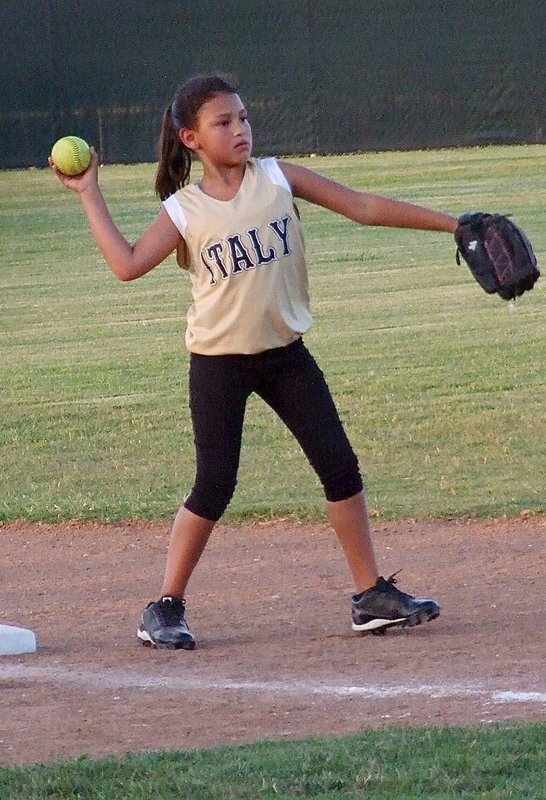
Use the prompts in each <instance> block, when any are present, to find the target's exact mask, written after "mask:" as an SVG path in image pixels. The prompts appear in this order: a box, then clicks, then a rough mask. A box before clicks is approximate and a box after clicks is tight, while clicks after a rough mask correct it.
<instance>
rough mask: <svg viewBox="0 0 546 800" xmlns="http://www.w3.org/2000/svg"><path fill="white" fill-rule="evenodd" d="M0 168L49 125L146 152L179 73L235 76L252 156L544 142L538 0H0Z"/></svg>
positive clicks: (109, 155) (543, 51)
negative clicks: (247, 121)
mask: <svg viewBox="0 0 546 800" xmlns="http://www.w3.org/2000/svg"><path fill="white" fill-rule="evenodd" d="M0 34H1V37H2V47H1V48H0V69H1V72H0V74H1V75H2V79H1V80H2V92H1V97H0V167H3V168H9V167H27V166H33V165H35V166H39V165H44V164H45V163H46V159H47V155H48V153H49V151H50V149H51V144H52V143H53V141H55V139H56V138H58V137H59V136H61V135H64V134H67V133H74V134H77V135H80V136H83V137H84V138H85V139H87V140H88V141H90V142H92V143H93V144H95V145H96V146H97V147H98V148H100V151H101V156H102V160H103V161H104V162H105V163H111V162H127V163H130V162H138V161H152V160H154V159H155V143H156V140H157V136H158V133H159V124H160V119H161V115H162V112H163V109H164V107H165V106H166V105H167V103H168V102H169V99H170V97H171V95H172V93H173V91H174V90H175V89H176V88H177V86H178V85H179V84H180V83H182V82H183V81H184V80H186V78H188V77H190V76H192V75H194V74H197V73H201V72H210V71H216V70H221V71H226V72H229V73H231V74H234V75H236V76H237V77H238V79H239V82H240V85H241V94H242V96H243V97H244V100H245V102H246V103H247V105H248V107H249V110H250V115H251V121H252V124H253V128H254V134H255V141H256V145H257V146H256V152H257V153H268V154H283V153H284V154H286V153H296V152H302V153H309V152H320V153H327V152H347V151H360V150H389V149H414V148H426V147H451V146H461V145H482V144H488V143H524V142H543V141H545V130H546V119H545V116H546V115H545V111H546V99H545V92H544V86H545V85H546V3H545V2H544V0H517V1H516V0H487V2H482V0H473V1H472V0H362V1H361V2H356V0H341V1H340V2H333V0H316V2H313V0H282V1H281V0H255V1H254V2H252V1H251V0H230V2H229V3H228V2H224V1H223V0H222V2H205V0H191V2H190V1H188V0H123V2H120V3H116V2H112V0H85V2H84V1H82V0H1V2H0Z"/></svg>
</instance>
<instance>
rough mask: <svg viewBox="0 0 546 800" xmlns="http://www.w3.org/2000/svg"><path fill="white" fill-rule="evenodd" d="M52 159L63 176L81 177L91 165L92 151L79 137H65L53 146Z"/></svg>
mask: <svg viewBox="0 0 546 800" xmlns="http://www.w3.org/2000/svg"><path fill="white" fill-rule="evenodd" d="M51 158H52V161H53V163H54V164H55V166H56V167H57V169H58V170H60V171H61V172H62V173H63V175H80V173H82V172H85V170H86V169H87V167H88V166H89V164H90V163H91V150H90V149H89V145H88V144H87V142H85V141H84V140H83V139H80V137H79V136H63V138H62V139H58V141H56V142H55V144H54V145H53V148H52V150H51Z"/></svg>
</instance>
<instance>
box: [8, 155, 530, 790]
mask: <svg viewBox="0 0 546 800" xmlns="http://www.w3.org/2000/svg"><path fill="white" fill-rule="evenodd" d="M301 163H305V164H307V165H308V166H311V167H313V168H315V169H317V170H318V171H320V172H322V173H324V174H326V175H328V176H330V177H332V178H335V179H338V180H340V181H342V182H346V183H348V184H350V185H352V186H355V187H357V188H362V189H366V190H369V191H372V192H376V193H379V194H386V195H390V196H393V197H398V198H400V199H406V200H409V201H414V202H417V203H420V204H423V205H429V206H432V207H435V208H439V209H442V210H445V211H449V212H452V213H454V214H460V213H462V212H463V211H467V210H471V209H485V210H498V211H501V212H505V213H512V214H513V216H514V219H515V221H516V222H519V223H520V224H521V225H522V227H524V229H525V230H526V231H527V233H528V234H529V236H530V238H531V241H532V242H533V244H534V247H535V250H536V252H537V255H538V257H539V265H540V264H541V262H542V259H543V256H544V253H545V252H546V232H545V230H544V224H543V220H544V217H545V212H546V148H545V147H543V146H529V147H510V148H497V147H492V148H483V149H473V150H453V151H441V152H435V151H431V152H419V153H384V154H379V153H378V154H365V155H355V156H339V157H332V158H316V159H301ZM153 172H154V168H153V166H152V165H139V166H131V167H121V166H113V167H105V168H103V170H102V171H101V182H102V185H103V188H104V192H105V194H106V196H107V199H108V200H109V202H110V205H111V208H112V211H113V213H114V216H115V218H116V220H117V221H118V224H119V225H120V227H121V229H122V230H123V232H124V233H125V234H126V235H127V236H128V237H129V238H133V239H134V238H136V237H137V236H138V235H139V233H140V232H141V231H142V230H143V229H144V228H145V226H146V225H147V224H148V223H149V222H150V221H151V220H152V219H153V217H154V216H155V214H156V213H157V209H158V203H157V201H156V200H155V198H154V197H153V193H152V189H151V186H152V180H153ZM301 211H302V217H303V220H304V224H305V228H306V231H307V239H308V252H309V264H310V275H311V287H312V296H313V306H314V312H315V326H314V328H313V330H312V331H311V333H310V334H309V335H308V336H307V338H306V341H307V344H308V345H309V347H310V348H311V350H312V352H314V354H315V355H316V356H317V358H318V360H319V363H320V364H321V366H322V367H323V369H324V371H325V373H326V375H327V378H328V380H329V383H330V385H331V388H332V390H333V392H334V395H335V396H336V398H337V401H338V405H339V408H340V411H341V414H342V417H343V419H344V421H345V423H346V427H347V430H348V432H349V435H350V438H351V440H352V442H353V443H354V446H355V448H356V450H357V452H358V453H359V456H360V459H361V464H362V468H363V472H364V474H365V479H366V484H367V490H368V497H369V502H370V506H371V508H372V513H373V514H374V515H375V516H380V517H385V518H407V517H429V516H462V515H469V514H476V515H478V516H496V515H500V514H507V515H514V516H517V515H518V514H520V513H521V512H522V511H530V512H532V513H542V512H543V511H544V505H543V503H544V488H545V481H544V442H545V441H546V436H545V433H546V431H545V424H544V365H545V358H544V356H545V345H544V341H545V337H544V333H545V324H544V316H543V298H544V285H543V281H544V278H542V279H541V280H540V281H539V283H538V284H537V287H536V288H535V289H534V290H533V291H532V292H530V293H528V294H526V295H525V296H524V297H523V298H522V299H521V300H519V301H518V302H516V303H515V304H507V303H504V302H503V301H501V300H500V299H499V298H497V297H489V296H487V295H485V294H484V293H483V292H482V290H481V289H480V288H479V287H478V286H477V284H476V283H475V282H474V281H473V279H472V278H471V276H470V274H469V272H468V270H467V269H466V267H464V266H461V267H458V266H457V265H456V264H455V258H454V253H455V245H454V242H453V240H452V238H451V237H449V236H447V235H445V234H434V233H422V232H413V231H397V230H387V229H364V228H359V227H358V226H356V225H354V224H353V223H350V222H349V221H347V220H344V219H342V218H336V217H335V216H334V215H332V214H330V213H328V212H325V211H323V210H321V209H318V208H313V207H309V206H307V205H306V204H304V203H302V204H301ZM0 215H1V228H0V247H1V253H2V258H1V260H0V283H1V298H2V299H1V304H2V314H1V316H0V331H1V344H0V354H1V369H2V376H1V377H2V393H1V397H0V403H1V421H0V442H1V450H2V467H1V469H2V491H1V496H0V521H2V520H3V521H6V522H9V521H13V520H27V521H65V520H72V519H82V520H85V519H99V520H105V521H108V520H120V519H124V518H142V519H149V518H160V517H166V516H169V515H171V514H173V513H174V512H175V510H176V509H177V508H178V506H179V505H180V503H181V502H182V500H183V498H184V496H185V494H186V493H187V491H188V490H189V488H190V485H191V481H192V478H193V449H192V437H191V430H190V424H189V416H188V409H187V398H186V373H187V354H186V352H185V349H184V340H183V334H184V318H185V312H186V308H187V306H188V303H189V281H188V279H187V278H186V276H185V275H183V274H182V273H181V272H180V270H179V269H178V268H177V267H176V265H175V263H174V260H173V259H172V258H171V259H169V260H168V262H166V263H165V264H164V265H162V266H161V267H159V268H157V269H156V270H154V272H152V273H151V274H150V275H148V276H146V277H145V278H143V279H141V280H138V281H136V282H135V283H132V284H122V283H119V282H118V281H117V280H116V279H115V278H114V277H113V276H112V275H111V274H110V273H109V271H108V269H107V267H106V266H105V265H104V264H103V263H102V260H101V258H100V257H99V255H98V254H97V251H96V249H95V246H94V244H93V242H92V240H91V237H90V234H89V233H88V231H87V229H86V226H85V223H84V219H83V215H82V213H81V210H80V208H79V201H78V199H77V198H76V197H75V196H74V195H72V194H71V193H68V192H66V191H64V190H63V189H62V188H61V187H60V185H59V184H58V183H57V181H56V180H55V179H54V177H53V175H52V174H51V173H50V172H49V171H48V170H33V171H17V172H4V173H2V189H1V191H0ZM239 477H240V482H239V487H238V490H237V493H236V496H235V498H234V501H233V503H232V506H231V507H230V510H229V513H228V517H229V518H230V519H232V520H244V519H252V518H260V517H278V516H281V515H290V516H300V517H308V518H313V517H319V516H322V513H323V500H322V493H321V490H320V487H319V486H318V484H317V481H316V479H315V477H314V475H313V474H312V472H311V470H310V468H309V467H308V466H307V464H306V463H305V461H304V458H303V456H302V455H301V454H300V452H299V451H298V448H297V446H296V445H295V444H294V443H293V442H292V440H291V439H290V436H289V435H288V434H287V433H286V431H285V430H284V429H283V428H282V426H281V425H280V423H278V422H277V420H276V419H275V417H274V416H273V415H272V413H271V412H270V411H269V410H268V409H267V408H265V407H264V406H263V405H262V404H261V403H260V402H258V401H254V400H252V401H251V403H250V406H249V410H248V416H247V425H246V431H245V449H244V453H243V460H242V465H241V471H240V476H239ZM543 775H544V725H540V724H534V725H516V726H511V725H510V726H487V727H486V726H482V727H479V728H471V729H465V730H458V729H451V730H442V729H438V730H425V731H423V730H420V731H412V730H397V729H392V730H388V731H383V732H366V733H363V734H362V735H359V736H356V737H349V738H343V739H336V740H313V741H307V742H283V743H275V744H272V743H258V744H256V745H251V746H248V747H242V748H226V749H220V750H215V751H198V752H196V753H174V754H149V755H130V756H128V757H127V758H125V759H122V760H119V761H101V762H93V761H90V760H89V759H83V760H79V761H77V762H74V763H71V764H58V765H50V766H36V767H33V768H27V769H20V770H19V769H0V797H6V798H10V800H22V798H25V800H30V799H31V798H33V799H36V800H38V798H39V799H40V800H43V799H44V798H49V799H50V800H61V799H64V798H67V799H68V798H74V797H80V798H89V800H95V798H96V800H99V798H100V800H104V799H105V798H108V799H109V800H110V799H111V798H119V799H120V800H125V799H126V800H132V798H147V800H155V799H157V800H167V798H174V797H176V798H186V797H187V798H192V800H199V798H211V799H212V798H214V800H222V798H264V800H267V798H295V797H315V798H324V799H325V800H326V798H328V800H342V798H343V799H344V798H356V797H367V798H383V797H385V798H387V797H388V798H397V800H417V799H419V800H420V799H421V798H429V799H430V800H444V799H446V800H447V798H455V797H464V798H467V799H468V800H474V798H476V799H477V798H485V800H505V799H506V798H516V800H520V799H521V800H523V799H524V798H525V800H534V799H535V798H536V800H538V799H539V798H542V797H543V796H544V793H543V784H542V781H543Z"/></svg>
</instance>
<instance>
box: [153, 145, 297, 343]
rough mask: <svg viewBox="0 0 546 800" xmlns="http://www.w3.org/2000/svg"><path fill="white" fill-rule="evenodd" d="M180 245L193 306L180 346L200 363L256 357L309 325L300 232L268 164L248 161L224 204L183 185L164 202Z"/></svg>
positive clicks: (286, 192) (285, 188) (274, 167)
mask: <svg viewBox="0 0 546 800" xmlns="http://www.w3.org/2000/svg"><path fill="white" fill-rule="evenodd" d="M164 207H165V209H166V211H167V213H168V214H169V216H170V218H171V219H172V221H173V222H174V224H175V225H176V226H177V228H178V230H179V231H180V234H181V235H182V237H183V242H182V244H181V245H180V247H179V248H178V252H177V260H178V263H179V265H180V266H181V267H183V268H184V269H186V270H188V272H189V275H190V277H191V281H192V296H193V303H192V305H191V307H190V309H189V311H188V316H187V329H186V346H187V348H188V350H190V351H191V352H194V353H200V354H203V355H225V354H228V353H240V354H250V353H260V352H262V351H263V350H269V349H271V348H274V347H282V346H284V345H287V344H290V343H291V342H293V341H295V340H296V339H298V338H299V337H300V336H301V335H302V334H303V333H305V332H306V331H308V330H309V328H310V327H311V324H312V319H311V312H310V307H309V291H308V276H307V266H306V263H305V244H304V238H303V231H302V228H301V225H300V221H299V218H298V215H297V213H296V210H295V207H294V202H293V198H292V193H291V191H290V187H289V185H288V182H287V181H286V179H285V177H284V175H283V173H282V171H281V169H280V167H279V165H278V164H277V161H276V159H274V158H268V159H262V160H259V161H258V160H255V159H251V160H249V161H248V162H247V164H246V169H245V174H244V176H243V180H242V183H241V186H240V187H239V190H238V192H237V194H236V195H235V197H234V198H233V199H232V200H229V201H222V200H216V199H215V198H213V197H209V196H208V195H207V194H205V193H204V192H203V191H201V189H200V188H199V186H197V184H189V185H187V186H184V187H183V188H182V189H180V190H179V191H177V192H175V193H174V194H173V195H171V196H170V197H169V198H167V200H165V201H164Z"/></svg>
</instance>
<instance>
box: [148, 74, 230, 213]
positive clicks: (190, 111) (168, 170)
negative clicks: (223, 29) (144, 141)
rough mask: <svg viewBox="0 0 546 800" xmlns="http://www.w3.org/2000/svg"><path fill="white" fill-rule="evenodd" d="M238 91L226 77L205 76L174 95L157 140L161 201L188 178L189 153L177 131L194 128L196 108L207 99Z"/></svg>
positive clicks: (158, 183)
mask: <svg viewBox="0 0 546 800" xmlns="http://www.w3.org/2000/svg"><path fill="white" fill-rule="evenodd" d="M237 91H238V89H237V87H236V86H235V85H234V83H232V82H229V81H228V79H227V77H226V78H223V77H222V76H220V75H208V76H200V77H197V78H192V80H190V81H188V82H187V83H186V84H184V86H183V87H182V88H181V89H179V90H178V92H177V93H176V94H175V96H174V99H173V101H172V103H171V105H170V106H169V107H168V109H167V110H166V111H165V113H164V115H163V125H162V128H161V136H160V138H159V146H158V149H159V163H158V166H157V173H156V178H155V191H156V194H157V195H159V197H160V199H161V200H166V199H167V197H169V196H170V195H171V194H174V193H175V192H176V191H178V189H181V188H182V187H183V186H185V185H186V184H187V183H188V182H189V179H190V170H191V165H192V151H191V150H189V149H188V148H187V147H186V146H185V145H184V144H182V142H181V140H180V136H179V133H180V131H181V130H182V129H183V128H191V127H195V125H196V124H197V115H198V113H199V109H200V108H201V106H202V105H203V103H205V102H206V101H207V100H210V99H211V98H213V97H215V96H216V95H217V94H222V93H224V94H237Z"/></svg>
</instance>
